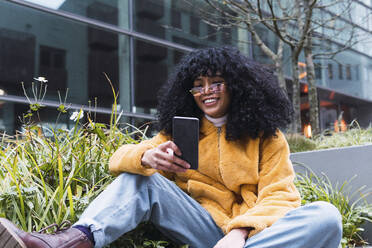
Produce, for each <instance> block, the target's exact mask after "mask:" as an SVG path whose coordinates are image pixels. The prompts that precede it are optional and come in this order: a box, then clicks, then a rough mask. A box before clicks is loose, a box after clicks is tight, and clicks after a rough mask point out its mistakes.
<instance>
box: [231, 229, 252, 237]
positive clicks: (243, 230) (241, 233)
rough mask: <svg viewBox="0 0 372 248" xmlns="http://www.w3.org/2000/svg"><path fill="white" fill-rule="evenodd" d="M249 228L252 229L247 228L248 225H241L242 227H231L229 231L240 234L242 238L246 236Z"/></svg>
mask: <svg viewBox="0 0 372 248" xmlns="http://www.w3.org/2000/svg"><path fill="white" fill-rule="evenodd" d="M251 230H252V229H251V228H249V227H243V228H236V229H232V230H231V231H234V232H236V233H238V234H240V235H241V236H242V237H243V238H244V239H247V238H248V235H249V232H250V231H251Z"/></svg>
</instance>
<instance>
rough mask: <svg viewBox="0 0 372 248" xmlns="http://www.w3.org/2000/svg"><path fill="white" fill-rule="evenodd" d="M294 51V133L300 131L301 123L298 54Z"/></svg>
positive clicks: (292, 61)
mask: <svg viewBox="0 0 372 248" xmlns="http://www.w3.org/2000/svg"><path fill="white" fill-rule="evenodd" d="M293 54H295V52H294V51H293V49H292V59H291V63H292V104H293V108H294V116H293V122H292V131H293V132H294V133H301V132H302V125H301V98H300V79H299V68H298V56H293Z"/></svg>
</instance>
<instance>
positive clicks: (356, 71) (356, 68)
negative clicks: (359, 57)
mask: <svg viewBox="0 0 372 248" xmlns="http://www.w3.org/2000/svg"><path fill="white" fill-rule="evenodd" d="M359 68H360V67H359V65H355V79H356V80H358V81H359V74H360V69H359Z"/></svg>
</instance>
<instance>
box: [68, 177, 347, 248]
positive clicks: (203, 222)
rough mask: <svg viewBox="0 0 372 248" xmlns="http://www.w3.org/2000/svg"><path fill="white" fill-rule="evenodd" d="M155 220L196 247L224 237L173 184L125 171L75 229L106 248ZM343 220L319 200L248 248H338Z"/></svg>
mask: <svg viewBox="0 0 372 248" xmlns="http://www.w3.org/2000/svg"><path fill="white" fill-rule="evenodd" d="M143 221H151V222H152V223H153V224H154V225H155V226H156V227H157V228H158V229H159V230H160V231H161V232H163V233H164V234H166V235H167V236H168V237H170V238H171V239H173V240H177V241H178V242H179V243H182V244H189V245H190V246H191V247H194V248H204V247H205V248H212V247H213V246H214V245H215V244H216V243H217V241H218V240H220V239H221V238H223V236H224V234H223V232H222V231H221V229H220V228H219V227H218V226H217V225H216V224H215V222H214V221H213V219H212V217H211V216H210V215H209V213H208V212H207V211H206V210H205V209H204V208H203V207H202V206H201V205H200V204H199V203H198V202H196V201H195V200H194V199H192V198H191V197H190V196H188V195H187V194H186V193H185V192H183V191H182V190H181V189H180V188H179V187H178V186H177V185H176V184H175V183H173V182H172V181H169V180H168V179H166V178H165V177H163V176H161V175H160V174H158V173H156V174H154V175H152V176H150V177H145V176H140V175H134V174H129V173H122V174H121V175H119V176H118V177H117V178H116V179H115V180H114V181H113V182H112V183H111V184H110V185H109V186H108V187H107V188H106V190H105V191H103V192H102V193H101V194H100V195H99V196H98V197H97V198H96V199H95V200H94V201H93V202H92V203H91V204H90V205H89V206H88V208H87V209H86V210H85V211H84V213H83V214H82V216H81V217H80V220H79V221H78V222H77V223H75V225H82V226H87V227H89V228H90V230H91V231H92V233H93V236H94V240H95V242H96V245H95V247H102V246H104V245H107V244H109V243H111V242H113V241H114V240H116V239H118V238H119V237H120V236H121V235H123V234H124V233H126V232H129V231H130V230H132V229H134V228H135V227H136V226H137V225H138V224H139V223H140V222H143ZM341 236H342V227H341V216H340V214H339V212H338V210H337V209H336V208H335V207H334V206H333V205H331V204H329V203H325V202H315V203H311V204H308V205H306V206H302V207H300V208H297V209H294V210H292V211H290V212H289V213H288V214H287V215H285V217H283V218H281V219H280V220H278V221H277V222H275V223H274V224H273V225H272V226H271V227H269V228H266V229H264V230H263V231H262V232H260V233H258V234H256V235H254V236H253V237H251V238H249V239H248V240H247V241H246V243H245V246H244V247H245V248H247V247H255V248H263V247H270V248H283V247H285V248H292V247H298V248H307V247H308V248H315V247H316V248H322V247H324V248H337V247H338V245H339V243H340V240H341Z"/></svg>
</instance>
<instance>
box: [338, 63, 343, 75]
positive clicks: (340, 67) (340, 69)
mask: <svg viewBox="0 0 372 248" xmlns="http://www.w3.org/2000/svg"><path fill="white" fill-rule="evenodd" d="M343 67H344V66H343V65H342V64H338V79H344V69H343Z"/></svg>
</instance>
